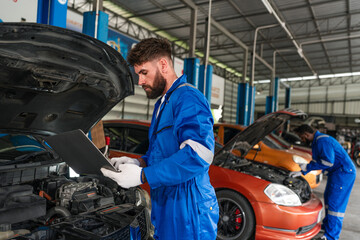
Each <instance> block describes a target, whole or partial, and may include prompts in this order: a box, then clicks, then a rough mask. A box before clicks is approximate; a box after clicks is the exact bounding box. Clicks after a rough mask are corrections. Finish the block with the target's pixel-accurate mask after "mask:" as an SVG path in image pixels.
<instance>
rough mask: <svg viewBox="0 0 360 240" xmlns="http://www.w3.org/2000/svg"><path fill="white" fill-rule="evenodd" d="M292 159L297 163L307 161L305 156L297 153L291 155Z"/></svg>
mask: <svg viewBox="0 0 360 240" xmlns="http://www.w3.org/2000/svg"><path fill="white" fill-rule="evenodd" d="M293 161H294V162H296V163H297V164H300V163H305V164H308V163H309V162H308V161H306V159H305V158H303V157H300V156H298V155H293Z"/></svg>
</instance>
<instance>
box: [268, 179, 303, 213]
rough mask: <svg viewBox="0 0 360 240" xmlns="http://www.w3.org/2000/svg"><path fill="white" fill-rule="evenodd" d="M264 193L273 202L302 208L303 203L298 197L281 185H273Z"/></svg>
mask: <svg viewBox="0 0 360 240" xmlns="http://www.w3.org/2000/svg"><path fill="white" fill-rule="evenodd" d="M264 193H265V194H266V196H268V198H270V200H271V201H273V202H274V203H276V204H278V205H283V206H289V207H294V206H301V201H300V198H299V196H298V195H296V193H294V192H293V191H292V190H291V189H290V188H288V187H285V186H283V185H280V184H276V183H271V184H269V186H267V187H266V188H265V190H264Z"/></svg>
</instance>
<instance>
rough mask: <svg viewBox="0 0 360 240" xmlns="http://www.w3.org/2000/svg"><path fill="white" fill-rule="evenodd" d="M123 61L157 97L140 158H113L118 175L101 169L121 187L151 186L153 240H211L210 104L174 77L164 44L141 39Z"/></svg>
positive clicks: (214, 207) (215, 212) (214, 215)
mask: <svg viewBox="0 0 360 240" xmlns="http://www.w3.org/2000/svg"><path fill="white" fill-rule="evenodd" d="M127 59H128V62H129V63H130V65H132V66H134V69H135V73H137V74H138V75H139V85H140V86H142V88H143V89H144V90H145V92H146V94H147V97H148V98H150V99H155V98H158V97H160V96H161V98H160V99H159V100H158V101H157V102H156V104H155V108H154V112H153V116H152V120H151V126H150V129H149V140H150V144H149V149H148V151H147V153H146V154H145V155H144V156H142V157H141V158H139V159H133V158H128V157H121V158H116V159H115V158H113V159H111V161H112V162H113V164H114V165H115V167H116V168H117V169H118V170H119V171H121V172H112V171H109V170H107V169H101V170H102V172H103V174H104V175H105V176H108V177H110V178H112V179H113V180H114V181H116V182H117V183H118V184H119V185H120V186H122V187H124V188H129V187H134V186H137V185H140V184H142V183H144V182H145V181H147V182H148V183H149V185H150V188H151V194H150V195H151V204H152V211H151V221H152V223H153V225H154V227H155V233H154V238H155V239H161V240H168V239H172V240H173V239H184V240H189V239H192V240H193V239H205V240H210V239H215V238H216V235H217V222H218V219H219V206H218V203H217V199H216V195H215V191H214V188H213V187H212V185H211V184H210V179H209V174H208V171H209V166H210V164H211V163H212V160H213V155H214V134H213V117H212V114H211V111H210V106H209V103H208V101H207V100H206V99H205V97H204V95H203V94H202V93H201V92H200V91H198V90H197V89H195V88H194V87H193V86H192V85H190V84H187V83H186V75H182V76H181V77H180V78H178V77H177V76H176V74H175V71H174V68H173V63H172V60H171V45H170V43H169V42H168V41H167V40H165V39H157V38H149V39H145V40H142V41H141V42H139V43H138V44H137V45H135V47H134V48H133V49H132V50H131V51H130V53H129V55H128V58H127Z"/></svg>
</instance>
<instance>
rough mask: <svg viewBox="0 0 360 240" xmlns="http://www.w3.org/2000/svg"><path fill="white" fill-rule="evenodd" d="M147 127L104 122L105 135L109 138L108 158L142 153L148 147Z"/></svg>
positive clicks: (137, 155) (135, 155) (134, 155)
mask: <svg viewBox="0 0 360 240" xmlns="http://www.w3.org/2000/svg"><path fill="white" fill-rule="evenodd" d="M148 129H149V128H148V127H147V126H143V125H135V124H129V123H109V124H107V123H104V131H105V136H107V137H109V138H110V145H109V149H110V158H112V157H120V156H124V155H126V156H129V155H131V156H133V157H139V156H142V155H144V154H145V153H146V151H147V149H148V147H149V139H148V131H149V130H148Z"/></svg>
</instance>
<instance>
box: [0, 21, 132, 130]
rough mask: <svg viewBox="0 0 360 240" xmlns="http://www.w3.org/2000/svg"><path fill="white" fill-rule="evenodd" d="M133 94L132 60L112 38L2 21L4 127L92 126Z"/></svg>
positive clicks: (0, 85) (0, 93)
mask: <svg viewBox="0 0 360 240" xmlns="http://www.w3.org/2000/svg"><path fill="white" fill-rule="evenodd" d="M131 94H134V83H133V79H132V77H131V74H130V70H129V68H128V66H127V63H126V62H125V60H124V59H123V57H122V56H121V55H120V53H118V52H117V51H116V50H114V49H113V48H111V47H110V46H108V45H107V44H105V43H103V42H101V41H99V40H97V39H94V38H92V37H90V36H87V35H84V34H81V33H78V32H74V31H71V30H67V29H64V28H58V27H54V26H49V25H41V24H35V23H0V111H1V118H0V129H7V130H10V131H15V132H17V131H21V132H31V133H40V134H56V133H60V132H65V131H70V130H74V129H81V130H83V131H84V132H88V130H89V129H90V128H91V127H92V126H93V125H94V124H95V123H96V122H97V121H98V120H100V119H101V118H102V117H103V116H104V115H105V114H106V113H107V112H108V111H110V110H111V108H112V107H114V106H115V105H116V104H117V103H118V102H120V101H121V100H122V99H123V98H125V97H126V96H128V95H131Z"/></svg>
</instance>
